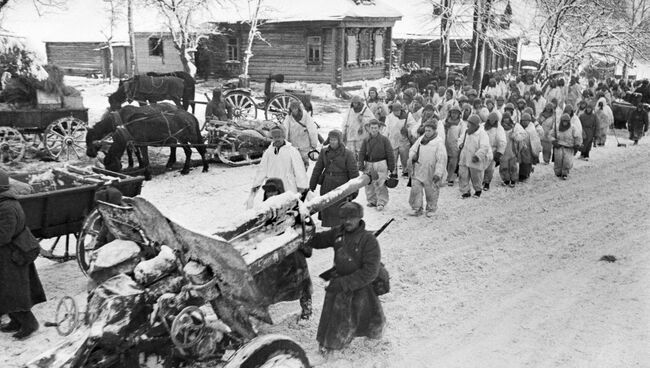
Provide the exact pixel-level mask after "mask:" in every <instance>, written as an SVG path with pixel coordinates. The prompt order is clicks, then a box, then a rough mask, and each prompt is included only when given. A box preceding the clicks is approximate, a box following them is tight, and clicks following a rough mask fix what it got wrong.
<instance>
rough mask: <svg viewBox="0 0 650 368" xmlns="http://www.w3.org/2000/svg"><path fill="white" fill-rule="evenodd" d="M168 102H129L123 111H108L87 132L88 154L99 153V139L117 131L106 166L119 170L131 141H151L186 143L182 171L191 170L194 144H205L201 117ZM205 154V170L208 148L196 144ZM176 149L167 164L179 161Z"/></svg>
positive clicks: (145, 160) (146, 158) (147, 174)
mask: <svg viewBox="0 0 650 368" xmlns="http://www.w3.org/2000/svg"><path fill="white" fill-rule="evenodd" d="M165 105H166V104H154V105H148V106H141V107H138V106H125V107H123V108H121V109H120V110H119V111H114V112H111V113H107V114H104V117H102V119H101V120H100V121H99V122H97V123H96V124H95V125H93V127H92V128H89V129H88V132H87V134H86V155H88V157H97V148H96V146H95V144H94V142H95V141H97V140H100V139H102V138H103V137H105V136H107V135H108V134H112V135H113V144H112V145H111V147H110V148H109V150H108V153H107V154H106V158H105V159H104V166H105V167H106V169H107V170H111V171H116V172H119V171H120V170H121V168H122V165H121V163H120V161H121V157H122V155H123V154H124V151H125V150H126V148H127V146H128V144H129V143H131V142H132V143H134V144H135V145H138V144H148V145H160V146H164V145H169V144H179V145H182V148H183V151H185V164H184V165H183V169H182V170H181V174H183V175H185V174H188V173H189V171H190V159H191V155H192V149H191V147H190V144H203V137H201V130H200V127H199V121H198V120H197V119H196V117H195V116H194V115H192V114H190V113H189V112H187V111H184V110H180V109H175V108H174V107H173V106H170V105H167V106H165ZM195 148H196V150H197V151H198V152H199V154H200V155H201V161H202V163H203V172H207V171H208V162H207V160H206V158H205V153H206V148H205V147H204V146H198V147H195ZM175 152H176V151H175V150H174V149H172V151H171V154H170V156H169V160H168V161H167V167H168V168H171V166H172V165H173V164H174V162H176V155H175ZM142 156H143V163H144V176H145V179H147V180H150V179H151V172H150V168H149V155H148V152H147V150H142Z"/></svg>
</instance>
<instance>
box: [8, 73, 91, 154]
mask: <svg viewBox="0 0 650 368" xmlns="http://www.w3.org/2000/svg"><path fill="white" fill-rule="evenodd" d="M44 69H45V70H46V71H47V72H48V76H49V77H48V78H47V79H46V80H43V81H40V80H37V79H36V78H34V77H29V76H21V75H19V76H15V77H12V78H10V79H8V81H7V83H6V85H5V87H4V88H3V89H2V91H0V163H11V162H17V161H20V160H22V159H23V157H24V156H25V152H26V151H27V148H28V147H29V146H30V145H33V146H36V147H40V148H42V149H43V150H44V151H45V154H46V155H47V156H48V157H49V158H50V159H53V160H59V161H71V160H80V159H82V158H83V157H84V152H85V150H86V148H85V147H86V142H85V137H86V130H87V123H88V109H86V108H84V106H83V99H82V97H81V95H80V93H79V92H78V91H77V90H75V89H74V88H72V87H69V86H66V85H65V84H63V73H62V72H61V70H60V69H59V68H58V67H56V66H51V65H48V66H45V67H44Z"/></svg>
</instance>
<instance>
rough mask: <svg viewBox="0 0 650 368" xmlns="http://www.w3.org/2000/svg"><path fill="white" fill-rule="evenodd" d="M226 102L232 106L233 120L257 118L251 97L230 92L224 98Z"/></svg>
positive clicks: (241, 93)
mask: <svg viewBox="0 0 650 368" xmlns="http://www.w3.org/2000/svg"><path fill="white" fill-rule="evenodd" d="M226 101H227V102H228V103H230V104H231V105H232V108H233V111H232V115H233V119H234V120H240V119H255V118H257V107H255V101H253V99H252V98H251V96H249V95H247V94H246V93H243V92H232V93H229V94H228V95H227V96H226Z"/></svg>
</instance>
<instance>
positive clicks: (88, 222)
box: [77, 210, 103, 276]
mask: <svg viewBox="0 0 650 368" xmlns="http://www.w3.org/2000/svg"><path fill="white" fill-rule="evenodd" d="M102 224H103V221H102V216H101V215H100V214H99V211H97V210H93V211H92V212H91V213H90V215H88V217H86V219H85V220H84V224H83V226H82V227H81V232H80V233H79V236H78V237H77V264H79V268H80V269H81V272H83V274H84V275H86V276H88V268H89V267H90V253H91V252H92V251H94V250H96V249H97V248H99V247H100V246H101V245H98V244H97V236H98V235H99V231H100V230H101V228H102Z"/></svg>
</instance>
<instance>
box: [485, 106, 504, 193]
mask: <svg viewBox="0 0 650 368" xmlns="http://www.w3.org/2000/svg"><path fill="white" fill-rule="evenodd" d="M483 129H485V132H486V133H487V135H488V137H489V138H490V146H491V147H492V153H493V156H494V159H493V160H492V161H490V163H489V165H488V167H487V168H486V169H485V172H484V173H483V191H484V192H486V191H488V190H490V183H491V182H492V177H493V176H494V168H495V167H496V165H497V164H498V163H499V160H501V156H503V153H504V152H505V151H506V143H507V141H506V131H505V130H504V129H503V127H502V126H501V123H500V118H499V115H498V114H497V113H496V112H491V113H490V115H489V116H488V118H487V121H486V122H485V125H483Z"/></svg>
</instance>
